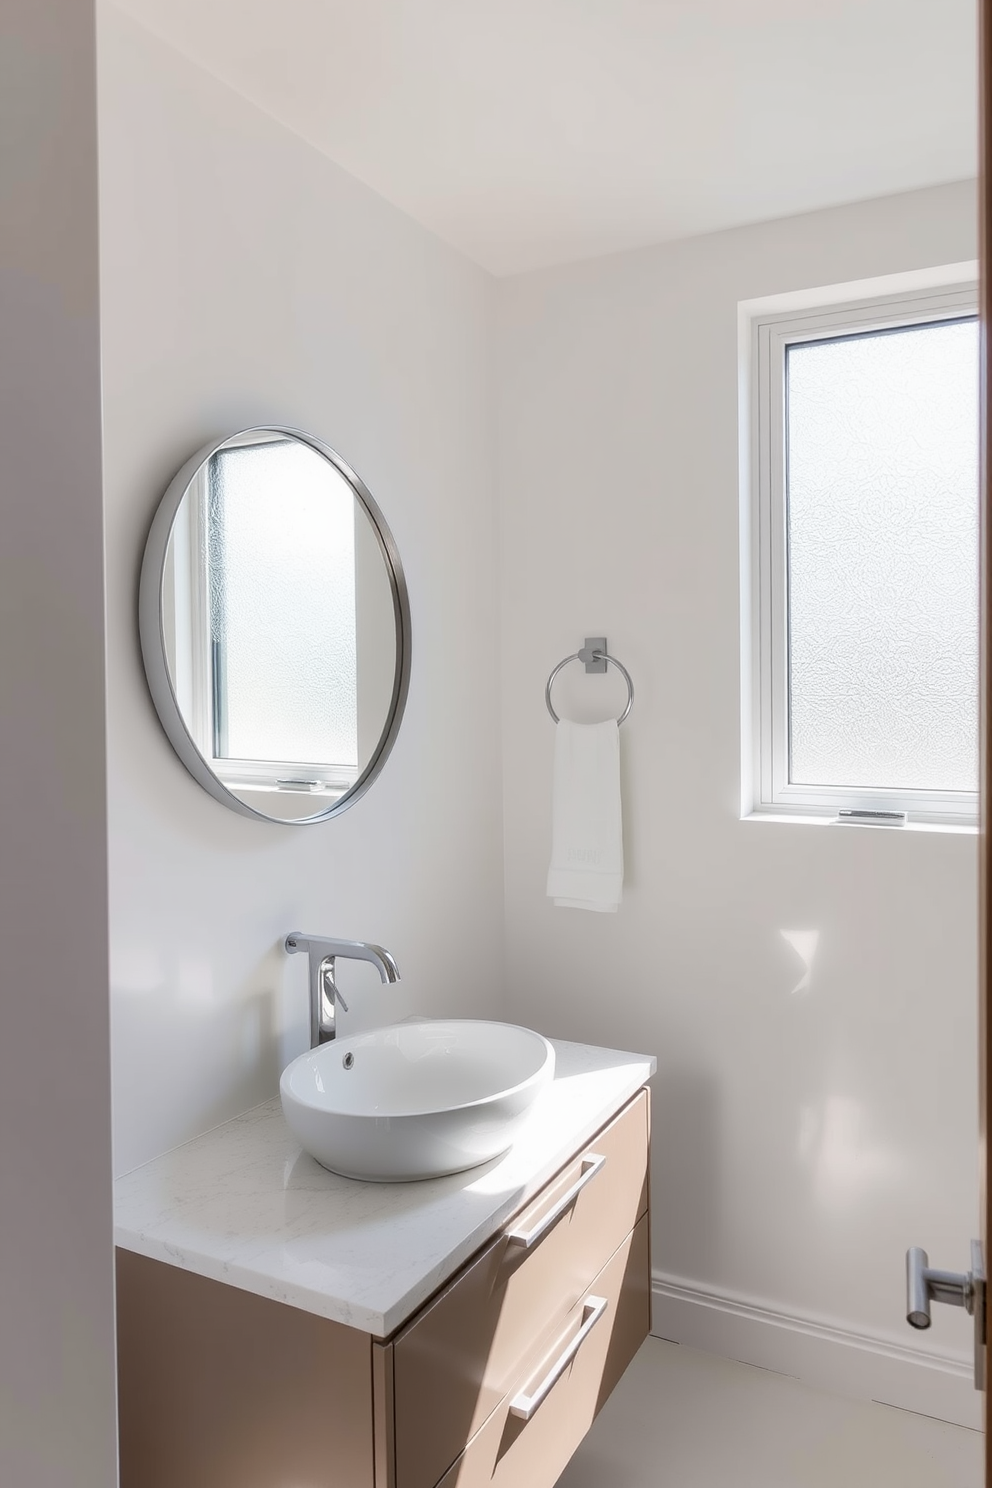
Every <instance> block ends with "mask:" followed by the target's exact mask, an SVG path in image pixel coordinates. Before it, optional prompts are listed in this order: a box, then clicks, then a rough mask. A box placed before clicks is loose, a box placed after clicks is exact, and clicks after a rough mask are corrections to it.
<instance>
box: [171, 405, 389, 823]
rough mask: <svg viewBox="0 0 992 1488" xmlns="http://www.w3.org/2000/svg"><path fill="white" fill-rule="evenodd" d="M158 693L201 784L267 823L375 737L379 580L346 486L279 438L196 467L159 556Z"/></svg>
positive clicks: (381, 571)
mask: <svg viewBox="0 0 992 1488" xmlns="http://www.w3.org/2000/svg"><path fill="white" fill-rule="evenodd" d="M162 632H163V639H164V645H165V652H166V660H167V665H168V669H169V674H170V679H171V683H172V689H173V693H174V696H175V699H176V703H177V705H178V708H179V711H180V713H181V715H182V718H183V720H184V722H185V725H186V728H187V730H188V732H189V734H190V736H191V738H192V740H193V742H194V743H195V745H196V747H197V750H198V751H199V753H200V755H201V756H202V758H203V760H204V761H205V762H206V763H207V765H208V766H209V768H210V769H211V771H212V772H213V773H214V775H215V776H216V777H217V779H218V780H220V781H221V782H222V784H223V785H224V786H226V787H227V789H228V790H230V791H231V792H232V793H233V794H234V795H236V796H237V797H238V798H239V799H240V800H242V801H245V802H246V803H247V804H248V805H250V806H251V807H252V808H253V809H255V810H257V811H261V812H263V813H264V814H265V815H271V816H275V817H277V818H278V819H281V820H294V819H302V818H304V817H310V816H313V815H314V814H316V813H318V812H321V811H324V810H326V809H327V808H328V807H329V806H332V805H333V804H334V803H335V802H336V801H339V800H340V799H341V798H342V797H344V796H345V795H346V794H347V793H348V792H349V791H351V790H352V789H353V788H354V786H355V784H356V782H357V781H358V780H359V777H360V776H361V775H362V772H363V771H364V770H365V769H366V767H367V765H368V764H369V761H370V760H371V759H372V758H373V756H374V755H375V753H376V751H377V750H378V748H379V745H380V743H381V740H382V736H383V731H384V729H385V728H386V726H387V724H388V722H389V718H390V713H391V708H392V704H393V695H394V682H395V677H396V666H397V647H396V634H395V614H394V603H393V593H392V585H391V577H390V572H389V569H388V567H387V563H386V561H385V559H384V554H383V552H382V547H381V544H380V541H379V536H378V533H377V531H376V529H375V526H374V525H373V522H372V520H371V518H370V516H369V514H368V512H367V511H366V508H365V506H364V504H363V503H362V501H361V500H360V499H359V498H358V496H357V495H356V492H355V490H354V488H353V486H352V485H351V483H350V481H349V480H348V479H347V477H346V476H345V475H344V474H343V473H342V472H341V471H340V470H339V469H338V468H337V467H336V466H335V465H334V464H332V463H331V462H330V461H329V460H328V459H326V458H325V457H324V456H323V455H321V454H320V453H319V452H318V451H317V450H316V449H314V448H312V447H311V446H310V445H308V444H305V443H303V442H301V441H300V440H297V439H293V438H290V437H287V436H285V435H283V434H281V433H276V432H272V433H268V432H265V431H262V432H260V431H252V432H251V433H250V434H248V435H243V436H238V437H236V438H235V439H232V440H229V441H227V442H226V443H225V444H224V445H223V446H221V447H220V448H219V449H217V450H215V452H214V453H213V454H212V455H211V456H210V458H209V459H208V460H206V461H205V462H204V464H203V465H201V466H200V468H199V470H198V471H197V473H196V475H195V476H194V478H193V480H192V481H191V482H190V484H189V486H188V487H187V490H186V493H185V496H184V498H183V500H182V501H181V502H180V504H179V507H178V510H177V513H176V517H175V520H174V522H173V526H172V532H171V536H170V539H169V543H168V548H167V553H166V562H165V570H164V575H163V588H162Z"/></svg>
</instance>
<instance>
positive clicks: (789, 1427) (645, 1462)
mask: <svg viewBox="0 0 992 1488" xmlns="http://www.w3.org/2000/svg"><path fill="white" fill-rule="evenodd" d="M982 1447H983V1438H982V1436H981V1434H980V1433H979V1432H977V1431H966V1430H965V1429H964V1428H962V1427H960V1426H949V1425H947V1424H946V1423H945V1422H943V1421H935V1420H932V1419H930V1418H929V1417H927V1416H917V1415H913V1414H912V1413H911V1412H908V1411H900V1410H893V1409H892V1408H891V1407H888V1406H884V1405H872V1404H870V1403H867V1402H866V1403H862V1402H860V1401H856V1400H844V1399H841V1398H840V1397H839V1396H836V1395H825V1394H822V1393H821V1392H820V1391H818V1390H811V1389H810V1388H809V1387H808V1386H806V1385H803V1384H800V1383H799V1381H798V1380H793V1379H788V1378H786V1377H785V1376H784V1375H780V1374H772V1373H770V1372H769V1371H768V1370H764V1369H755V1368H753V1367H752V1366H751V1365H749V1364H734V1363H732V1362H731V1361H730V1360H728V1359H719V1358H717V1357H716V1356H715V1355H713V1354H701V1353H697V1352H696V1351H695V1350H693V1349H687V1348H682V1347H680V1346H679V1345H678V1344H674V1343H665V1342H663V1341H662V1340H661V1339H659V1338H649V1339H648V1340H647V1342H646V1343H645V1344H644V1346H643V1348H642V1349H641V1351H640V1353H639V1354H638V1356H637V1358H636V1359H635V1360H634V1362H633V1364H632V1365H631V1367H630V1369H629V1370H628V1371H627V1374H626V1375H625V1376H624V1378H623V1379H622V1380H621V1382H620V1384H619V1385H618V1386H617V1388H616V1390H615V1391H614V1393H613V1396H612V1397H611V1399H610V1400H609V1401H608V1402H607V1404H606V1405H605V1406H604V1408H603V1410H602V1412H601V1414H600V1416H599V1419H598V1420H597V1422H596V1424H595V1426H594V1427H593V1428H592V1431H591V1432H590V1433H589V1435H588V1437H587V1438H586V1440H585V1441H584V1442H583V1444H582V1446H581V1447H580V1448H579V1450H578V1452H577V1453H576V1455H575V1456H574V1457H573V1459H572V1461H571V1463H570V1464H569V1466H568V1467H567V1468H566V1469H565V1472H564V1474H563V1476H562V1477H561V1479H560V1480H559V1488H980V1485H981V1482H982Z"/></svg>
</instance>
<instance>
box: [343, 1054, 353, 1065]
mask: <svg viewBox="0 0 992 1488" xmlns="http://www.w3.org/2000/svg"><path fill="white" fill-rule="evenodd" d="M341 1063H342V1064H343V1065H344V1067H345V1069H352V1068H353V1067H354V1063H355V1056H354V1054H346V1055H345V1056H344V1058H343V1059H342V1061H341Z"/></svg>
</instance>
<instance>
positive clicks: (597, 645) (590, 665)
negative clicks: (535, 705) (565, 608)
mask: <svg viewBox="0 0 992 1488" xmlns="http://www.w3.org/2000/svg"><path fill="white" fill-rule="evenodd" d="M570 661H581V662H582V663H583V664H584V666H585V669H586V671H587V672H605V671H606V667H607V663H609V665H610V666H613V667H616V669H617V671H618V672H619V673H620V675H621V676H622V677H623V680H624V681H625V682H626V684H627V693H628V696H627V706H626V708H624V710H623V712H622V713H621V714H620V717H619V718H618V719H617V724H618V725H619V724H621V723H623V721H624V719H625V718H626V717H627V715H628V713H629V712H630V710H631V707H632V706H633V702H634V683H633V680H632V678H631V675H630V673H629V672H628V670H627V668H626V667H625V666H624V664H623V662H621V661H617V659H616V657H615V656H610V654H609V652H608V651H607V649H606V638H605V636H603V637H601V636H594V637H589V636H587V637H586V643H585V645H584V646H583V647H582V650H581V651H576V652H575V653H574V655H572V656H566V657H564V658H563V659H562V660H561V661H560V662H559V663H558V665H557V666H556V667H555V669H554V671H553V672H552V673H551V676H550V677H549V678H548V685H547V687H545V689H544V701H545V702H546V703H547V705H548V712H549V713H550V714H551V717H552V719H553V720H554V722H555V723H560V722H561V719H560V718H559V717H558V714H557V713H556V712H555V710H554V707H553V706H552V703H551V688H552V686H553V685H554V680H555V678H556V677H557V675H558V673H559V672H560V671H561V669H562V667H567V666H568V664H569V662H570Z"/></svg>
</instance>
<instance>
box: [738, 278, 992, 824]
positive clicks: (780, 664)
mask: <svg viewBox="0 0 992 1488" xmlns="http://www.w3.org/2000/svg"><path fill="white" fill-rule="evenodd" d="M965 268H967V269H968V270H970V271H971V273H970V274H969V277H968V278H966V279H960V280H959V279H958V278H957V275H958V274H959V273H960V272H961V270H962V269H965ZM973 274H974V266H973V265H966V266H965V265H955V266H951V267H949V268H948V269H947V270H946V271H945V277H944V280H943V282H939V281H936V282H932V283H924V284H922V285H915V286H914V284H913V281H914V280H917V279H922V278H924V277H926V278H928V279H929V278H930V277H931V276H929V275H927V276H922V275H921V276H916V275H905V276H899V277H898V278H895V277H894V278H892V279H889V280H887V281H876V282H875V283H876V284H877V285H879V287H880V286H881V285H884V284H888V286H889V287H890V289H891V288H892V287H893V286H894V285H895V284H898V283H899V282H900V280H902V287H900V288H898V289H896V290H895V292H890V293H888V294H885V293H874V294H870V295H864V296H861V295H859V296H857V297H853V296H852V297H851V298H848V299H844V300H837V299H836V298H835V296H836V293H837V291H834V292H833V293H831V292H830V291H820V292H819V294H818V295H817V297H816V298H815V299H814V298H813V296H812V295H811V296H810V297H809V300H808V301H807V303H805V304H803V303H801V302H800V300H799V297H797V296H791V295H790V296H782V297H779V298H778V299H777V300H772V301H763V302H752V303H750V304H749V305H742V306H741V312H742V313H741V331H742V338H741V341H742V345H741V350H742V373H743V376H742V404H743V406H742V410H741V411H742V421H741V433H742V461H741V469H742V497H743V510H742V516H743V523H742V538H743V539H744V540H743V541H742V599H743V604H742V618H743V622H744V626H743V629H744V647H743V663H744V665H743V672H744V689H743V702H744V709H743V711H744V741H743V742H744V752H743V770H742V815H743V816H749V815H758V816H769V815H774V816H781V817H790V816H792V817H800V816H801V817H805V818H807V819H808V818H810V817H822V818H825V819H830V820H836V818H837V814H838V812H839V811H842V810H868V811H904V812H906V813H907V814H908V819H909V820H910V822H919V823H930V824H935V825H948V826H973V825H974V824H975V823H976V822H977V818H978V797H977V793H975V792H969V791H922V790H908V789H907V790H894V789H882V788H878V789H874V790H870V791H868V790H854V789H848V788H845V787H841V786H820V787H817V786H809V785H794V784H792V783H791V782H790V780H789V716H788V711H789V665H788V663H789V657H788V571H787V565H788V544H787V525H786V407H785V404H786V386H785V375H786V352H787V349H788V347H789V346H790V345H794V344H797V343H809V342H810V341H816V340H826V339H829V338H832V337H836V336H842V335H844V334H845V333H848V332H853V333H855V334H857V333H859V332H862V333H863V332H869V331H872V330H883V329H887V328H888V329H891V328H894V327H899V326H912V325H926V324H928V323H931V322H934V321H942V320H954V319H971V318H973V317H975V316H976V315H977V314H978V285H977V281H976V280H975V278H974V277H973ZM906 281H909V283H908V284H907V283H906ZM955 281H957V282H955ZM857 287H858V288H863V287H864V286H863V285H861V286H857ZM840 288H841V287H838V289H840ZM849 288H853V286H850V287H849ZM975 623H976V626H977V623H978V617H977V614H976V617H975Z"/></svg>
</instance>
